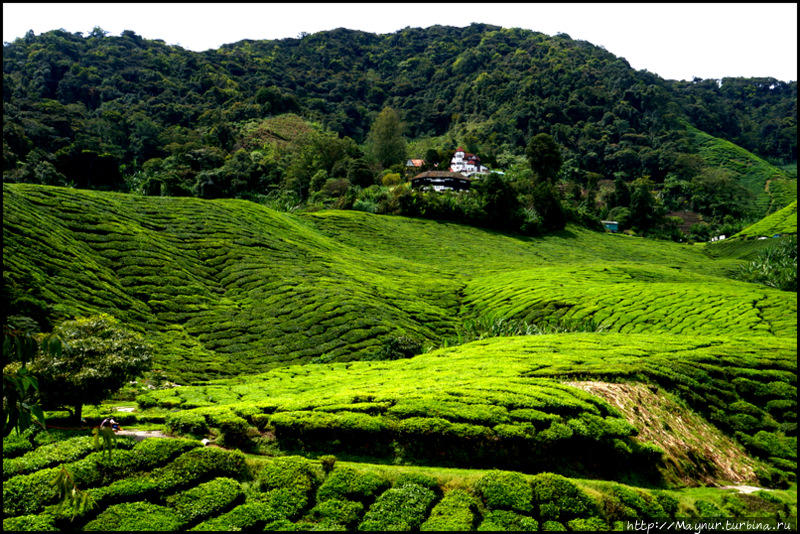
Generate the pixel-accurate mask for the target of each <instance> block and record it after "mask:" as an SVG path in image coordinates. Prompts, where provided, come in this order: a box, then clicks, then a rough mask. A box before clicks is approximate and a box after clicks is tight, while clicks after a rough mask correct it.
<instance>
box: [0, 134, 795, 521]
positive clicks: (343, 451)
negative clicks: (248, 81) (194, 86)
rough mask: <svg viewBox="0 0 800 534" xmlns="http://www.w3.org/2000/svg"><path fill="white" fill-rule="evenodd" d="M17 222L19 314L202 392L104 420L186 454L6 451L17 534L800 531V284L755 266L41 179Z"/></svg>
mask: <svg viewBox="0 0 800 534" xmlns="http://www.w3.org/2000/svg"><path fill="white" fill-rule="evenodd" d="M291 124H292V123H289V125H288V126H287V128H291V127H292V126H291ZM275 127H276V128H277V127H278V126H275ZM265 128H266V126H265ZM264 131H267V129H265V130H264ZM264 135H271V134H264ZM3 223H4V224H3V242H4V252H3V267H4V283H5V285H6V288H5V289H6V291H5V293H4V294H5V298H6V299H8V302H4V306H8V307H9V308H10V309H11V310H13V311H16V312H20V313H29V314H30V315H31V316H32V317H34V318H36V319H38V320H39V321H40V322H42V323H54V322H57V321H58V320H60V319H62V318H66V317H71V316H73V315H87V314H93V313H97V312H106V313H109V314H111V315H114V316H115V317H117V318H118V319H119V320H120V321H121V322H123V323H124V324H125V325H126V326H128V327H130V328H132V329H135V330H138V331H140V332H141V333H143V334H144V336H145V338H146V339H147V340H148V341H149V342H150V343H151V344H152V345H153V347H154V351H155V362H156V365H155V369H160V370H163V371H164V373H165V376H167V377H168V378H170V379H172V380H174V381H176V382H178V383H180V384H184V385H182V386H179V387H171V386H170V385H166V386H164V385H163V384H161V386H160V387H161V389H149V387H148V385H147V384H148V383H145V382H144V381H141V380H140V381H137V382H135V383H132V384H128V385H127V386H125V388H124V389H123V391H121V392H120V393H119V394H118V395H117V396H116V397H114V398H112V399H107V400H106V401H104V402H103V403H102V404H100V405H99V406H94V407H87V409H86V410H85V411H84V415H85V417H86V418H87V419H88V420H89V421H90V424H96V423H97V422H99V421H100V420H101V419H102V418H103V417H106V416H107V415H109V414H112V413H113V414H114V416H115V417H116V418H117V420H118V421H119V422H120V423H121V424H122V425H123V426H124V427H125V430H126V431H136V430H150V431H160V432H164V433H166V434H167V435H169V436H170V438H171V439H160V438H147V439H144V440H142V441H140V442H134V441H133V440H130V439H128V438H124V437H121V436H120V437H119V439H118V442H117V448H116V449H115V450H114V451H113V454H112V455H110V456H109V455H108V454H107V453H103V452H99V451H97V450H96V449H95V445H94V442H93V440H92V438H91V437H90V435H89V431H88V430H57V429H51V430H49V431H48V432H38V431H28V432H27V433H26V434H25V435H23V436H18V435H16V434H12V435H10V436H8V437H7V438H6V439H4V441H3V457H4V458H3V528H4V530H24V529H28V530H31V529H32V530H76V529H81V530H119V531H130V530H145V529H156V530H214V531H229V530H237V529H241V530H319V529H328V530H356V529H361V530H476V529H477V530H564V529H568V530H587V529H588V530H607V529H610V528H612V527H613V528H616V529H621V528H624V526H625V523H624V522H625V521H626V520H629V519H630V520H632V519H637V518H639V519H641V518H643V517H647V518H661V519H664V520H666V519H674V518H687V519H698V518H710V517H716V518H719V517H729V518H741V517H768V518H772V519H780V520H782V521H788V522H790V523H791V522H794V523H792V524H796V516H797V509H796V497H797V495H796V487H797V486H796V470H797V423H796V420H797V416H796V415H797V372H796V370H797V341H796V333H797V299H796V293H793V292H789V291H779V290H777V289H771V288H768V287H765V286H763V285H758V284H753V283H745V282H741V281H737V280H734V279H733V278H731V277H730V275H731V274H732V273H734V272H735V271H736V270H737V269H738V268H739V267H740V266H741V265H743V263H744V261H743V260H742V259H741V258H740V257H738V256H737V255H736V254H721V255H720V256H722V257H717V258H715V257H713V256H712V255H710V254H709V253H708V251H707V249H709V247H700V246H696V245H695V246H693V245H685V244H679V243H674V242H668V241H656V240H649V239H643V238H637V237H630V236H626V235H612V234H607V233H598V232H592V231H588V230H585V229H582V228H578V227H574V226H568V227H567V229H566V230H564V231H562V232H558V233H555V234H551V235H548V236H544V237H537V238H531V237H520V236H514V235H506V234H501V233H497V232H493V231H488V230H481V229H478V228H474V227H469V226H462V225H458V224H453V223H443V222H437V221H433V220H423V219H410V218H405V217H397V216H379V215H374V214H369V213H363V212H356V211H317V212H309V213H304V214H287V213H281V212H277V211H274V210H272V209H269V208H267V207H265V206H263V205H259V204H256V203H253V202H247V201H242V200H231V199H229V200H202V199H196V198H174V197H149V196H137V195H129V194H121V193H111V192H99V191H86V190H79V189H68V188H61V187H51V186H40V185H30V184H4V186H3ZM735 241H740V240H735ZM741 242H742V243H748V242H745V241H741ZM756 242H757V241H756ZM516 334H530V335H516ZM533 334H535V335H533ZM409 339H410V340H411V341H415V342H418V346H419V350H420V351H421V353H420V354H417V355H415V356H413V357H409V356H411V355H410V354H407V353H402V354H401V353H398V352H396V349H397V346H398V343H400V344H402V343H406V342H408V340H409ZM119 408H121V409H122V411H117V410H118V409H119ZM48 421H49V423H50V424H51V425H54V426H56V427H58V426H61V425H64V424H68V423H67V420H66V419H65V418H64V417H63V416H62V415H61V414H60V413H59V412H51V413H48ZM201 438H206V439H209V440H211V445H213V446H210V447H202V446H201V442H200V441H196V440H198V439H201ZM61 467H64V468H66V469H67V470H68V471H69V472H70V473H71V475H72V477H73V482H74V483H75V484H76V486H77V488H78V489H79V490H80V491H85V492H87V494H88V495H89V496H90V497H91V499H92V500H93V501H94V503H95V504H94V506H93V507H91V508H90V509H86V510H80V511H77V513H73V512H74V511H73V510H70V509H69V508H63V507H60V506H59V496H58V490H57V488H56V486H54V485H53V484H51V481H52V480H53V479H54V478H55V477H56V476H57V474H58V473H59V470H60V468H61ZM496 469H503V470H505V471H497V470H496ZM565 477H569V478H565ZM726 484H747V485H758V486H761V487H766V488H771V489H770V491H769V492H767V491H759V492H756V493H754V494H748V495H744V494H739V493H736V492H734V491H731V490H724V489H720V488H716V487H713V486H721V485H726Z"/></svg>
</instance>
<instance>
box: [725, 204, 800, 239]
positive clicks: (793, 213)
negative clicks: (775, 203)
mask: <svg viewBox="0 0 800 534" xmlns="http://www.w3.org/2000/svg"><path fill="white" fill-rule="evenodd" d="M796 233H797V200H795V201H794V202H792V203H791V204H789V205H788V206H786V207H785V208H782V209H779V210H778V211H776V212H775V213H772V214H771V215H767V216H766V217H764V218H763V219H761V220H760V221H758V222H757V223H755V224H751V225H750V226H748V227H747V228H745V229H744V230H742V231H741V232H739V233H738V234H736V235H734V236H733V237H745V238H746V237H762V236H763V237H772V236H773V235H775V234H784V235H785V234H796Z"/></svg>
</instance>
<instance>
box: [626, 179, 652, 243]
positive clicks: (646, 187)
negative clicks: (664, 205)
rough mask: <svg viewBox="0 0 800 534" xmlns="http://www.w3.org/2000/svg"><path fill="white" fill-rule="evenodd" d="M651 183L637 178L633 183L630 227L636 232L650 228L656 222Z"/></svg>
mask: <svg viewBox="0 0 800 534" xmlns="http://www.w3.org/2000/svg"><path fill="white" fill-rule="evenodd" d="M652 187H653V182H651V181H650V180H649V179H647V178H639V179H637V180H634V182H633V191H632V192H631V204H630V208H631V226H633V227H635V228H636V230H637V231H639V232H641V231H642V230H647V229H649V228H651V227H652V226H653V225H654V224H655V223H656V221H657V218H658V214H657V213H656V212H655V209H656V201H655V199H654V198H653V194H652V193H651V192H650V189H651V188H652Z"/></svg>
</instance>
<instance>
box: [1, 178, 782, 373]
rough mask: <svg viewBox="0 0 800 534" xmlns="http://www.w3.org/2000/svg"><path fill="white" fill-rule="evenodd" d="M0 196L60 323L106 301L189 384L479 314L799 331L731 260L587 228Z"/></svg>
mask: <svg viewBox="0 0 800 534" xmlns="http://www.w3.org/2000/svg"><path fill="white" fill-rule="evenodd" d="M3 201H4V209H3V223H4V224H3V238H4V254H3V267H4V270H5V274H4V276H5V277H6V279H7V280H10V281H11V282H12V283H13V284H16V286H18V287H19V288H20V290H21V291H25V292H27V291H30V290H31V289H34V290H38V292H39V293H40V294H41V298H42V300H43V301H44V302H45V303H46V304H47V305H48V306H50V307H51V309H52V310H53V314H54V316H55V317H56V318H59V317H60V318H64V317H71V316H74V315H77V314H89V313H95V312H101V311H102V312H106V313H110V314H111V315H114V316H116V317H118V318H119V319H121V320H122V321H123V322H125V323H127V324H128V325H130V326H132V327H134V328H137V329H139V330H140V331H142V332H143V333H145V335H146V336H147V337H148V338H149V339H150V340H151V341H152V342H153V344H154V346H155V347H157V354H156V361H157V362H158V366H159V367H160V368H162V369H164V370H165V371H166V372H167V374H168V375H169V376H170V377H171V378H172V379H174V380H176V381H178V382H180V383H187V382H191V381H194V380H203V379H209V378H215V377H221V376H232V375H236V374H240V373H244V372H248V373H249V372H253V371H263V370H267V369H270V368H272V367H275V366H278V365H286V364H292V363H304V362H308V361H310V360H312V359H313V358H315V357H320V356H323V357H325V359H326V360H328V361H344V360H352V359H361V358H364V357H369V356H372V355H374V354H375V353H377V352H378V351H379V350H380V349H381V347H382V346H383V345H385V344H386V343H387V342H388V341H389V340H390V339H392V338H394V337H397V336H402V335H405V336H410V337H413V338H416V339H418V340H420V341H424V342H425V343H427V344H428V345H429V346H438V345H441V343H442V340H444V339H447V338H451V337H452V336H453V335H454V334H455V332H456V331H457V329H458V328H459V327H460V325H461V324H462V323H463V321H464V320H467V319H475V318H480V317H488V318H490V319H492V320H494V319H497V318H499V317H512V316H513V317H527V318H529V319H530V320H537V321H540V322H542V323H558V322H559V321H561V320H562V317H563V316H564V315H565V314H566V317H567V319H569V318H571V317H578V318H583V319H585V320H586V321H588V320H594V321H595V323H597V324H600V323H603V324H604V325H605V327H607V328H609V329H611V330H614V331H622V332H628V331H641V332H657V331H663V332H670V333H678V332H686V333H695V332H697V333H701V332H704V333H716V332H717V328H719V326H720V324H724V323H727V322H728V321H729V322H730V325H731V327H732V328H734V330H735V331H739V332H741V331H744V330H749V329H755V330H756V331H759V332H765V333H773V334H776V335H782V334H784V333H786V332H787V331H788V330H791V329H792V328H796V318H795V313H794V312H793V311H792V310H794V309H796V301H795V299H794V298H793V295H791V294H783V293H780V292H770V291H769V290H765V289H763V288H760V287H758V286H755V285H747V284H741V283H736V282H731V281H730V280H729V279H727V278H724V275H725V273H727V272H729V271H730V270H731V269H732V267H733V266H734V265H735V264H736V260H729V259H725V260H711V259H710V258H709V257H708V256H707V255H705V254H703V252H702V250H701V249H699V248H692V247H690V246H686V245H680V244H676V243H670V242H657V241H651V240H644V239H639V238H629V237H622V236H611V235H607V234H601V233H596V232H590V231H586V230H582V229H579V228H570V229H569V230H567V231H565V232H562V233H560V234H558V235H554V236H549V237H544V238H539V239H531V238H525V239H523V238H517V237H512V236H506V235H501V234H497V233H494V232H490V231H486V230H480V229H476V228H471V227H465V226H461V225H456V224H445V223H437V222H434V221H427V220H414V219H408V218H403V217H386V216H376V215H371V214H366V213H361V212H319V213H312V214H308V215H305V216H290V215H286V214H282V213H278V212H275V211H273V210H270V209H268V208H265V207H262V206H259V205H257V204H253V203H249V202H244V201H235V200H218V201H204V200H199V199H189V198H157V197H136V196H130V195H123V194H117V193H102V192H95V191H80V190H71V189H65V188H56V187H45V186H31V185H21V184H19V185H8V184H4V186H3ZM540 269H541V270H540ZM604 269H605V270H604ZM578 272H579V273H580V274H579V275H577V276H578V277H576V276H573V274H574V273H578ZM551 277H554V280H555V279H559V280H566V283H562V282H561V281H559V282H557V283H556V282H553V283H548V282H547V280H548V279H549V278H551ZM580 277H588V279H587V280H586V283H583V282H579V280H580ZM651 282H657V283H651ZM698 291H700V294H701V297H700V298H701V299H702V300H703V301H704V302H706V303H707V304H708V305H709V306H710V305H719V306H721V307H720V308H719V310H716V308H715V313H716V315H717V316H718V317H717V318H716V319H715V321H716V322H714V321H712V322H711V323H710V324H708V325H706V324H704V323H703V321H699V320H698V318H697V317H695V316H694V315H696V312H697V311H698V310H697V307H696V306H695V305H694V304H693V299H696V297H694V296H692V295H693V294H694V293H695V292H698ZM616 299H618V300H619V301H621V304H620V305H619V306H617V305H616V304H615V300H616ZM662 308H663V309H662ZM773 308H775V309H776V310H777V312H776V313H777V315H780V314H781V310H785V313H783V315H782V316H776V313H773ZM648 309H649V311H648ZM658 310H661V311H658ZM668 310H669V311H668ZM672 310H674V313H673V312H672ZM728 318H732V319H730V320H729V319H728ZM725 328H726V331H727V330H728V326H726V327H725Z"/></svg>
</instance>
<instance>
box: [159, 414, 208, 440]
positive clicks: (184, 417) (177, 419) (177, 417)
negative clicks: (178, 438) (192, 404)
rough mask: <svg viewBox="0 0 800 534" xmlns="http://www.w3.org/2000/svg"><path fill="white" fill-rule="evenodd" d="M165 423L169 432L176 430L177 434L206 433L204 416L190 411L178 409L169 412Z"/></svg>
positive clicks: (206, 424) (199, 434)
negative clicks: (178, 410)
mask: <svg viewBox="0 0 800 534" xmlns="http://www.w3.org/2000/svg"><path fill="white" fill-rule="evenodd" d="M166 425H167V428H169V430H170V432H176V433H178V434H195V435H198V436H201V435H205V434H207V433H208V423H207V422H206V418H205V417H204V416H203V415H201V414H199V413H197V412H192V411H180V412H175V413H171V414H169V415H168V416H167V419H166Z"/></svg>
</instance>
